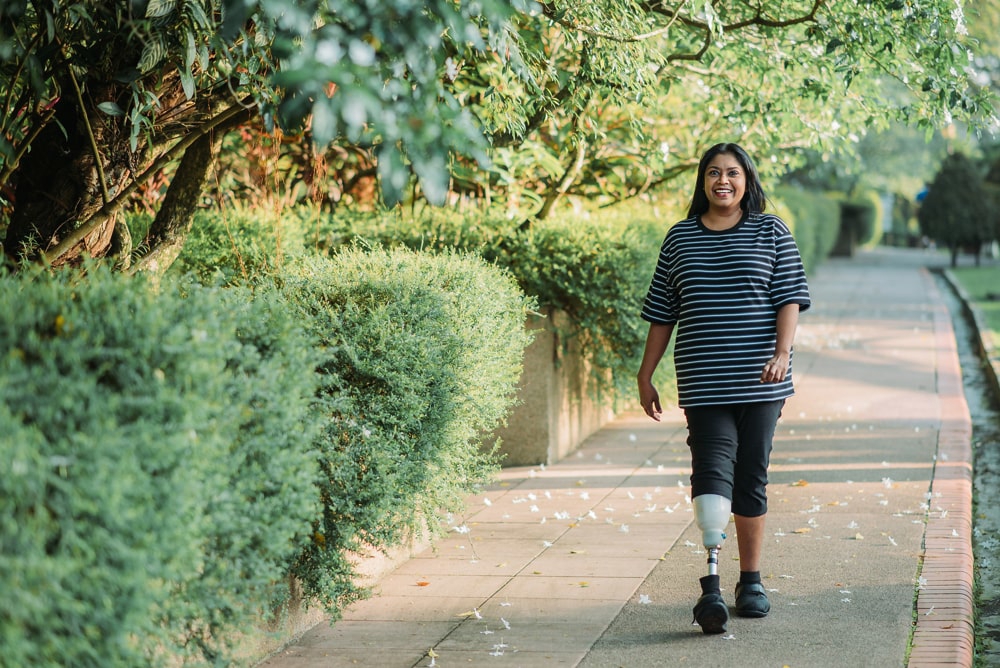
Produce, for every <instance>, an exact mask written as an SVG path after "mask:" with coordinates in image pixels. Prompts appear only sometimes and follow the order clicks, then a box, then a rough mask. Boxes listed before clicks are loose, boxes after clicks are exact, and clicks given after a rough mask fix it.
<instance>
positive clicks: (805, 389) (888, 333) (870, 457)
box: [260, 250, 973, 668]
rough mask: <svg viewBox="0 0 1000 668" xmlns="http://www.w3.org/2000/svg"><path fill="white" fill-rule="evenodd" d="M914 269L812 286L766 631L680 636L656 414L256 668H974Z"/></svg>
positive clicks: (827, 277)
mask: <svg viewBox="0 0 1000 668" xmlns="http://www.w3.org/2000/svg"><path fill="white" fill-rule="evenodd" d="M929 257H930V256H926V255H923V254H920V253H916V252H904V251H891V250H880V251H873V252H869V253H862V254H859V255H858V256H856V257H854V258H851V259H835V260H830V261H828V262H827V263H826V264H824V265H823V266H822V267H820V268H819V269H818V270H817V272H816V275H815V276H814V277H813V278H812V279H811V281H810V286H811V289H812V292H813V299H814V306H813V309H812V310H810V311H809V312H808V313H806V314H804V315H803V316H802V318H801V319H800V330H799V335H798V336H797V338H796V352H795V375H796V387H797V394H796V396H795V397H793V398H792V399H790V400H789V401H788V402H787V404H786V406H785V410H784V412H783V415H782V418H781V420H780V422H779V426H778V430H777V434H776V437H775V448H774V453H773V456H772V466H771V472H770V480H771V482H770V486H769V498H770V510H769V514H768V525H767V527H768V528H767V542H766V546H765V554H764V567H763V570H762V574H763V576H764V585H765V587H766V588H767V590H768V592H769V596H770V598H771V601H772V611H771V614H770V615H768V616H767V617H766V618H764V619H740V618H735V619H733V620H731V621H730V623H729V626H728V629H727V632H726V633H724V634H721V635H716V636H706V635H705V634H703V633H701V631H700V629H699V628H698V627H697V626H693V625H692V623H691V621H692V620H691V616H692V615H691V608H692V606H693V604H694V601H695V599H696V598H697V595H698V593H699V592H698V582H697V580H698V578H699V577H700V576H702V575H704V574H705V573H706V572H707V570H706V564H705V559H706V554H705V550H704V548H703V547H702V546H701V536H700V532H699V531H698V529H697V527H696V526H695V525H694V521H693V520H694V516H693V512H692V506H691V501H690V497H689V488H688V487H687V484H688V475H689V473H690V471H689V468H688V466H689V454H688V451H687V447H686V445H685V441H684V439H685V436H686V431H685V429H684V425H683V418H682V415H681V414H680V412H679V411H677V410H676V409H675V410H673V411H668V414H667V419H666V420H665V422H663V423H659V424H658V423H655V422H653V421H651V420H649V419H648V418H646V417H645V416H642V415H637V414H628V415H623V416H621V417H620V418H618V419H617V420H615V421H614V422H613V423H611V424H609V425H607V426H606V427H605V428H604V429H602V430H601V431H599V432H598V433H597V434H595V435H594V436H593V437H591V438H590V439H588V441H587V442H586V443H585V444H584V445H583V447H581V449H580V450H579V451H577V452H576V453H574V454H572V455H570V456H569V457H567V458H566V459H564V460H563V461H561V462H558V463H557V464H554V465H551V466H547V467H520V468H514V469H505V470H504V471H503V472H502V474H501V475H500V478H499V480H498V481H497V482H496V484H495V485H493V486H492V487H491V488H490V489H488V490H486V491H484V492H483V493H481V494H478V495H475V496H474V497H471V498H470V499H469V504H468V509H467V511H466V512H465V514H464V515H463V516H461V517H455V518H454V525H453V527H452V531H451V532H449V534H448V535H447V536H446V537H444V538H443V539H441V540H439V541H437V542H436V543H435V544H434V545H433V546H431V547H430V548H428V549H427V550H426V551H425V552H423V553H421V554H419V555H417V556H416V557H415V558H413V559H410V560H409V561H407V562H405V563H404V564H403V565H401V566H400V567H399V568H398V569H397V570H396V571H395V572H394V573H392V574H391V575H389V576H387V577H385V578H383V579H382V580H381V581H380V582H379V584H378V585H377V587H376V591H377V593H376V595H375V596H374V597H373V598H372V599H370V600H366V601H361V602H359V603H357V604H355V605H354V606H352V607H351V608H349V609H348V610H346V612H345V614H344V617H343V620H342V621H340V622H338V623H336V624H334V625H332V626H331V625H329V624H321V625H319V626H317V627H315V628H313V629H312V630H310V631H309V632H308V633H307V634H306V635H305V636H304V637H303V638H302V639H301V640H300V641H299V642H297V643H294V644H292V645H290V646H288V647H286V648H285V649H284V650H283V651H281V652H279V653H278V654H276V655H275V656H273V657H271V658H270V659H268V660H266V661H264V662H262V663H261V664H260V665H261V666H262V667H266V668H304V667H308V668H313V667H318V666H331V667H336V666H355V665H368V666H378V667H379V668H396V667H397V666H398V667H399V668H404V667H405V668H413V667H415V666H458V665H462V666H502V665H506V666H524V667H529V666H581V667H586V668H606V667H613V666H628V667H631V668H643V667H646V666H649V667H653V666H656V667H662V666H719V667H725V666H741V667H742V666H747V665H756V666H776V667H781V666H790V667H800V666H801V667H812V666H818V667H824V666H851V667H863V666H872V667H878V668H883V667H886V666H911V667H914V668H915V667H917V666H931V665H952V666H955V665H958V666H971V657H972V638H973V636H972V626H971V624H972V609H973V608H972V604H973V601H972V588H971V583H972V568H973V562H972V552H971V453H970V449H969V439H970V437H971V425H970V421H969V417H968V410H967V408H966V407H965V404H964V397H963V396H962V387H961V378H960V370H959V369H958V362H957V352H956V350H955V343H954V334H953V332H952V330H951V325H950V317H949V314H948V312H947V307H946V306H945V304H944V302H943V300H942V296H941V295H940V294H939V293H938V289H937V287H936V283H935V280H934V278H933V277H932V276H931V274H930V273H929V272H928V271H927V270H926V268H925V267H926V265H927V264H928V263H929V262H933V261H935V260H929ZM729 543H730V544H727V545H726V546H725V547H724V548H723V551H722V555H721V559H720V562H721V563H720V574H721V576H722V581H723V583H724V585H723V591H724V594H725V596H726V598H727V600H728V601H729V602H730V603H732V598H733V596H732V589H733V587H734V586H735V583H736V580H737V578H738V562H737V561H736V560H735V553H736V547H735V541H729ZM911 636H912V648H911Z"/></svg>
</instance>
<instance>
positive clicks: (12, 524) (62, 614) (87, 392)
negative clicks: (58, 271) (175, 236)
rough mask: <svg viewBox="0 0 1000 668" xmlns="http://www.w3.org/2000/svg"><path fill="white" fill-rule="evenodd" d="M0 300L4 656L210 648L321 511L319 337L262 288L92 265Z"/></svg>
mask: <svg viewBox="0 0 1000 668" xmlns="http://www.w3.org/2000/svg"><path fill="white" fill-rule="evenodd" d="M29 304H30V308H26V307H25V305H29ZM0 309H3V313H4V314H5V315H4V318H3V321H2V323H0V341H2V343H0V346H2V349H3V350H5V351H7V352H6V354H5V355H4V356H3V357H2V358H0V453H2V454H0V458H2V460H3V461H4V462H7V463H9V467H10V468H9V470H8V471H7V473H6V474H5V475H3V476H0V597H2V599H3V601H4V605H3V609H2V611H0V642H2V645H3V648H4V649H3V656H2V662H3V664H4V665H11V666H15V665H17V666H20V665H24V666H29V665H30V666H67V665H72V666H137V665H143V666H147V665H150V666H155V665H165V664H167V663H171V662H173V663H175V662H176V660H177V658H178V657H179V658H182V659H184V660H192V661H204V660H208V661H210V662H215V661H217V660H219V659H220V657H222V656H223V655H224V654H225V653H226V651H227V649H226V647H225V641H224V640H223V639H224V638H225V637H226V635H227V634H228V633H229V632H232V631H234V630H239V629H243V628H249V626H250V625H251V624H252V623H253V622H254V621H255V619H256V617H257V616H258V614H259V611H260V610H261V608H263V607H265V606H268V605H270V603H271V602H272V601H273V600H274V598H275V597H280V595H281V592H280V591H279V590H277V589H276V588H275V583H276V582H280V581H281V579H282V575H283V574H284V573H285V572H286V571H287V564H288V561H289V560H290V559H291V558H292V556H293V555H294V553H295V551H296V549H297V545H296V539H297V537H298V536H299V534H301V533H303V532H304V530H305V529H306V528H307V527H308V519H309V518H310V517H312V516H314V515H315V514H316V512H317V511H316V495H315V477H316V463H315V456H314V454H313V451H312V449H311V445H312V441H313V436H312V433H313V427H312V425H313V424H314V423H312V422H311V421H310V415H311V413H310V411H309V402H310V401H311V397H312V395H313V394H314V393H315V374H313V373H312V368H313V361H312V356H311V351H312V346H311V345H309V344H308V343H307V339H306V338H305V336H304V334H302V333H301V332H300V331H299V330H298V329H297V327H296V326H295V324H294V321H293V320H292V319H291V318H290V317H289V316H288V315H287V314H286V311H287V309H286V308H285V307H284V305H283V304H282V303H281V302H280V300H278V299H277V298H276V297H274V296H273V295H271V296H267V297H264V298H260V299H256V300H251V299H249V294H248V293H245V292H244V291H221V290H218V289H212V288H203V287H200V286H197V285H191V284H165V285H164V286H163V288H162V290H161V291H160V292H157V293H154V292H153V291H151V290H150V289H149V287H148V286H147V285H145V284H144V282H143V281H141V280H136V279H128V278H125V277H123V276H120V275H113V274H111V273H109V272H107V271H105V270H101V269H97V268H91V269H90V271H89V275H88V276H87V277H86V278H85V279H84V280H80V279H79V277H71V276H69V275H66V274H64V275H59V276H50V275H44V274H42V275H36V276H31V277H25V276H18V277H12V276H6V275H5V276H0ZM317 426H318V425H317Z"/></svg>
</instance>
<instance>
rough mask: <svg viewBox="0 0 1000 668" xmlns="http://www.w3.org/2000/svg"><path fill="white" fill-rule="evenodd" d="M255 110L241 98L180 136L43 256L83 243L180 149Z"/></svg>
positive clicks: (54, 257) (51, 258)
mask: <svg viewBox="0 0 1000 668" xmlns="http://www.w3.org/2000/svg"><path fill="white" fill-rule="evenodd" d="M250 114H251V110H250V109H248V108H247V107H246V106H245V105H244V104H243V101H242V100H241V101H239V102H237V103H236V104H235V105H233V106H231V107H229V108H228V109H226V110H225V111H223V112H220V113H219V114H218V115H217V116H216V117H215V118H213V119H212V120H210V121H208V122H207V123H204V124H202V125H201V126H200V127H199V128H198V129H197V130H195V131H194V132H192V133H191V134H189V135H187V136H185V137H184V138H182V139H180V140H178V141H177V143H175V144H174V145H173V146H171V147H170V148H169V149H167V150H166V151H164V152H163V153H161V154H160V155H159V157H157V158H156V159H155V160H154V161H153V162H152V163H151V164H150V165H149V167H147V168H146V169H145V171H143V173H142V174H140V175H139V176H138V177H136V178H135V179H133V181H132V182H131V183H130V184H128V185H127V186H126V187H124V188H122V189H121V191H120V192H118V193H117V195H116V196H115V197H114V199H112V200H110V201H108V202H107V203H105V204H104V206H102V207H101V208H100V209H98V210H97V211H96V212H95V213H94V215H92V216H91V217H90V218H89V219H87V220H86V221H84V222H83V224H81V225H80V226H79V227H77V228H76V229H74V230H73V231H72V232H70V233H69V234H68V235H67V236H66V237H65V238H63V239H62V240H61V241H60V242H59V243H58V244H56V245H55V246H53V247H52V248H50V249H49V250H47V251H46V252H45V253H44V254H42V260H43V262H45V263H46V264H51V263H52V262H54V261H55V260H57V259H58V258H59V257H60V256H61V255H62V254H63V253H65V252H67V251H68V250H70V249H71V248H73V247H74V246H76V244H78V243H80V242H81V241H82V240H83V239H84V238H86V237H87V235H89V234H90V233H91V232H93V231H94V230H96V229H97V228H98V227H100V226H101V225H103V224H104V223H106V222H107V221H108V219H109V218H111V216H113V215H114V214H115V213H117V212H118V211H119V210H121V208H122V207H123V206H124V205H125V202H126V201H128V198H129V197H130V196H131V195H132V194H133V193H134V192H135V191H136V190H137V189H138V188H139V185H140V184H142V183H144V182H145V181H146V180H148V179H149V178H150V177H152V176H153V175H154V174H156V173H157V172H158V171H160V170H161V169H163V168H164V167H166V166H167V165H168V164H169V163H170V162H171V161H172V160H174V159H175V158H176V156H177V155H178V154H179V153H183V152H184V151H186V150H187V148H188V147H189V146H191V145H192V144H194V143H195V142H196V141H198V140H199V139H201V138H202V137H204V136H205V135H207V134H209V133H210V132H214V131H216V130H220V129H229V128H231V127H233V126H235V125H237V124H238V123H241V122H243V121H244V120H249V118H250Z"/></svg>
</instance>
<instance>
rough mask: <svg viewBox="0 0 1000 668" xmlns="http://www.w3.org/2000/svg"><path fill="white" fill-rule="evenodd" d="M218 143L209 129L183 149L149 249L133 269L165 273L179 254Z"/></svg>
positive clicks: (150, 235)
mask: <svg viewBox="0 0 1000 668" xmlns="http://www.w3.org/2000/svg"><path fill="white" fill-rule="evenodd" d="M220 137H221V134H220ZM219 143H220V142H219V141H218V140H217V139H216V138H215V136H214V135H213V134H211V133H210V134H206V135H203V136H201V137H199V138H198V139H197V140H196V141H195V142H194V143H193V144H191V146H189V147H188V148H187V150H185V151H184V158H183V159H182V160H181V164H180V165H179V166H178V167H177V171H176V172H175V173H174V176H173V178H172V179H171V181H170V187H169V188H168V189H167V194H166V196H165V197H164V198H163V204H162V205H161V206H160V210H159V211H158V212H157V213H156V218H155V219H154V220H153V224H152V225H151V226H150V228H149V233H148V234H147V235H146V244H145V245H147V246H148V247H149V249H150V250H149V252H148V253H146V255H144V256H143V257H142V259H140V260H139V261H138V262H137V263H136V265H135V267H133V268H132V271H133V272H139V271H146V272H150V273H152V274H155V275H162V274H163V273H164V272H166V270H167V269H169V268H170V265H172V264H173V263H174V260H176V259H177V256H178V255H180V252H181V249H182V248H183V247H184V240H185V239H187V235H188V233H189V232H190V231H191V224H192V221H193V220H194V212H195V210H196V209H197V208H198V200H199V198H200V197H201V191H202V186H203V185H204V183H205V179H206V178H207V177H208V173H209V170H211V168H212V165H213V164H214V162H215V158H216V155H217V153H216V150H217V148H218V146H219Z"/></svg>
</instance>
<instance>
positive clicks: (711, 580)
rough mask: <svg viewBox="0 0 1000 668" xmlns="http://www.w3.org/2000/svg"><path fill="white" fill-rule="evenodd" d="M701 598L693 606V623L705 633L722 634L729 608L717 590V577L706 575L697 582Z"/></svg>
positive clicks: (727, 618)
mask: <svg viewBox="0 0 1000 668" xmlns="http://www.w3.org/2000/svg"><path fill="white" fill-rule="evenodd" d="M699 582H700V583H701V597H700V598H699V599H698V602H697V603H695V604H694V622H695V624H697V625H698V626H700V627H701V630H702V631H704V632H705V633H722V632H724V631H725V630H726V622H728V621H729V608H727V607H726V602H725V601H724V600H722V591H721V590H720V589H719V576H718V575H706V576H705V577H703V578H701V579H700V580H699Z"/></svg>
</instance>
